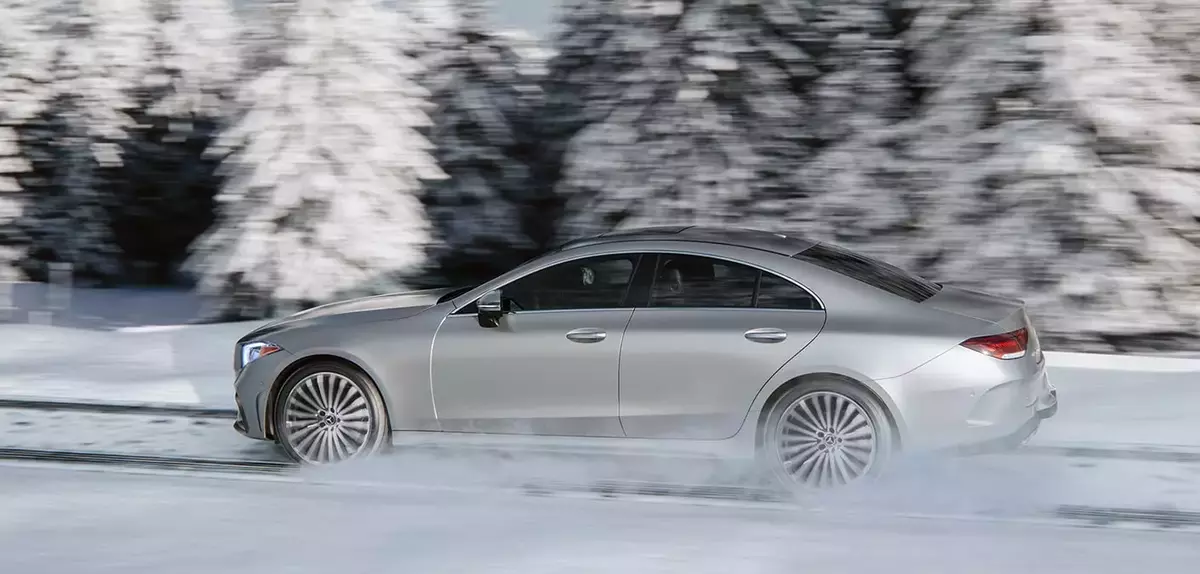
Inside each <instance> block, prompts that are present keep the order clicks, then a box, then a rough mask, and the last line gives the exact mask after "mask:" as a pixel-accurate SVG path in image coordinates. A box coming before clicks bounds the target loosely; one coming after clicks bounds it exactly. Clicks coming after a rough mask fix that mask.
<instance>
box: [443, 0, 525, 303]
mask: <svg viewBox="0 0 1200 574" xmlns="http://www.w3.org/2000/svg"><path fill="white" fill-rule="evenodd" d="M487 8H488V6H487V4H486V2H483V1H481V0H458V1H456V2H455V3H454V6H453V9H455V10H456V15H457V17H456V18H455V23H454V24H453V25H452V26H451V27H450V28H449V30H448V31H447V34H446V40H445V42H444V43H443V44H442V45H441V46H440V47H439V49H435V50H431V51H430V55H431V57H430V58H429V59H428V61H427V65H428V68H427V69H428V74H427V75H425V77H424V80H425V81H424V83H425V85H426V87H428V89H429V90H430V92H431V93H432V99H433V102H434V104H435V105H436V111H435V112H434V115H433V130H432V131H431V136H430V138H431V140H432V142H433V144H434V145H435V146H436V148H437V152H436V155H437V159H438V165H439V166H440V167H441V168H442V170H443V171H445V172H446V174H447V175H448V176H449V177H448V179H446V180H444V181H441V182H437V183H433V184H431V185H430V186H429V187H428V189H427V190H426V193H425V203H426V205H427V206H428V212H429V216H430V218H431V220H432V221H433V224H434V229H435V234H434V238H435V241H434V242H433V243H432V244H431V246H430V251H429V255H430V259H431V261H432V262H433V264H434V266H435V267H436V273H437V275H438V276H440V277H442V278H443V279H448V280H450V281H451V282H455V283H457V282H470V281H480V280H486V279H488V278H490V277H493V276H495V275H498V274H499V273H501V272H503V271H505V270H507V269H509V268H511V267H512V266H513V265H516V264H518V263H520V262H521V261H524V260H526V259H528V258H529V257H531V256H532V255H534V254H536V252H537V251H538V250H539V248H540V247H541V241H539V239H541V240H542V241H544V240H545V239H548V238H544V237H543V238H535V237H534V236H535V235H537V233H538V230H539V227H540V225H539V224H540V223H541V221H540V218H542V217H544V214H542V213H539V211H540V210H539V207H541V206H540V204H539V202H540V200H542V199H543V198H541V197H540V196H539V194H538V188H537V186H536V185H535V183H534V181H533V177H532V170H531V167H532V166H533V164H534V163H535V162H536V160H537V152H538V147H537V138H536V135H537V134H536V133H535V132H534V131H533V122H534V121H535V120H536V119H537V113H538V111H539V110H540V109H541V106H542V98H541V87H540V83H541V81H542V79H543V78H544V76H545V60H546V55H545V54H544V53H543V52H542V51H541V50H540V49H539V48H538V46H537V43H536V42H535V41H534V40H533V39H532V38H530V37H528V36H525V35H523V34H518V33H513V32H506V33H499V32H494V31H493V30H492V28H491V25H490V24H489V22H488V21H487V15H486V11H487Z"/></svg>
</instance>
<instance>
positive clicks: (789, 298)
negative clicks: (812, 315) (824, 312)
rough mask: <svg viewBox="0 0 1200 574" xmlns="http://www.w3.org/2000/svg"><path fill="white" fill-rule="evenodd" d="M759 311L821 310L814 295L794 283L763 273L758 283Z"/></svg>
mask: <svg viewBox="0 0 1200 574" xmlns="http://www.w3.org/2000/svg"><path fill="white" fill-rule="evenodd" d="M755 306H756V307H758V308H759V309H798V310H801V311H815V310H818V309H820V308H821V306H820V305H818V304H817V301H816V300H815V299H814V298H813V296H812V295H810V294H809V293H808V291H805V290H804V289H801V288H799V287H797V286H796V285H795V284H794V283H792V282H790V281H788V280H787V279H784V278H782V277H779V276H778V275H772V274H770V273H763V274H762V278H761V279H759V282H758V301H757V305H755Z"/></svg>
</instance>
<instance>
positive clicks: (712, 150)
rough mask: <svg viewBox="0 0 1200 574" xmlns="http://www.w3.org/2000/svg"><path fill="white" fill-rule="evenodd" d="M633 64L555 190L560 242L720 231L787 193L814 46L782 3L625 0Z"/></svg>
mask: <svg viewBox="0 0 1200 574" xmlns="http://www.w3.org/2000/svg"><path fill="white" fill-rule="evenodd" d="M628 2H629V5H628V6H627V7H626V8H625V10H628V12H626V14H628V18H629V25H627V26H624V27H623V28H622V30H621V31H620V32H619V34H620V38H619V39H614V40H613V41H617V42H620V43H621V45H622V46H624V47H625V48H626V49H628V50H629V54H630V55H631V56H633V57H635V58H636V59H635V64H636V65H635V66H634V67H633V69H631V70H629V71H628V72H625V73H623V74H622V75H621V77H620V78H619V79H617V80H616V86H615V87H614V90H615V91H614V92H611V93H615V94H619V101H618V102H617V103H615V104H614V105H613V106H612V107H611V109H610V110H608V111H606V112H605V113H604V114H603V118H602V119H599V120H598V121H595V122H594V123H591V124H590V125H588V126H587V127H585V128H583V130H582V131H580V132H579V133H578V135H576V137H575V138H574V139H573V141H572V142H571V143H570V146H569V147H568V151H567V154H566V157H565V159H564V168H563V178H562V181H561V182H560V183H559V189H560V190H561V192H562V193H563V194H564V195H565V196H566V197H567V198H568V201H569V204H568V208H567V209H568V214H567V220H566V222H565V224H564V226H563V231H562V235H563V238H570V237H574V236H579V235H584V234H589V233H594V232H598V231H604V230H607V229H611V228H613V227H619V226H636V225H647V224H667V223H692V224H724V223H728V222H731V221H734V220H738V219H740V218H741V216H742V215H743V214H744V213H745V212H746V211H747V206H748V203H749V202H750V201H751V196H752V194H754V193H757V194H759V195H760V197H761V196H762V195H766V196H768V197H769V196H771V195H778V194H780V193H783V192H785V191H788V190H792V189H793V188H794V186H795V183H796V181H795V180H796V178H795V176H794V171H795V166H797V165H799V164H800V162H801V161H802V160H803V159H804V157H805V156H806V155H807V153H808V150H807V146H808V145H809V143H810V141H811V137H810V134H809V133H808V132H807V131H806V129H805V126H806V121H807V119H808V117H809V116H808V114H809V113H810V111H811V110H810V109H809V106H808V104H807V102H805V100H804V98H803V96H802V94H803V92H802V90H800V89H799V86H802V85H804V84H805V83H806V82H807V81H809V80H811V78H813V77H814V76H815V68H814V67H813V63H812V61H811V58H810V57H809V55H808V54H806V53H805V51H804V47H803V46H804V44H803V41H804V40H805V39H806V38H810V37H811V30H810V29H809V28H808V26H807V23H806V21H805V18H804V16H803V13H802V12H801V10H800V9H799V7H798V4H797V3H794V2H791V1H787V0H762V1H733V0H628Z"/></svg>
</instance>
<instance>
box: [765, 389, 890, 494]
mask: <svg viewBox="0 0 1200 574" xmlns="http://www.w3.org/2000/svg"><path fill="white" fill-rule="evenodd" d="M892 436H893V435H892V429H891V425H890V424H889V423H888V419H887V415H886V414H885V412H884V410H883V407H882V406H881V405H880V404H879V402H878V400H876V399H875V398H874V397H873V396H871V395H870V394H869V393H867V392H865V391H864V390H862V389H860V388H859V387H857V386H856V385H852V384H849V383H846V382H843V381H838V380H828V381H821V382H812V383H807V384H801V385H799V386H797V387H795V388H793V389H791V390H789V391H787V392H785V393H784V395H783V396H781V397H780V398H779V400H777V401H775V402H774V403H773V405H772V407H771V408H770V410H769V412H768V415H767V418H766V420H765V424H764V425H763V432H762V436H761V437H760V438H761V440H760V447H761V454H762V455H763V459H764V460H763V462H764V463H765V464H766V466H767V467H768V469H769V470H770V471H771V472H772V474H773V475H774V476H775V478H776V479H778V480H779V481H780V482H781V483H782V484H783V485H784V486H785V487H787V488H789V489H801V490H807V489H829V488H839V487H844V486H846V485H849V484H851V483H855V482H860V481H862V480H863V479H865V478H868V477H872V476H876V475H877V474H878V473H879V471H880V470H881V469H882V468H883V467H884V466H885V464H886V463H887V462H888V460H889V458H890V455H891V451H892V444H893V441H892Z"/></svg>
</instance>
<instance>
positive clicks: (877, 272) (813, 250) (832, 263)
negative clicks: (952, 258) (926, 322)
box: [792, 243, 942, 303]
mask: <svg viewBox="0 0 1200 574" xmlns="http://www.w3.org/2000/svg"><path fill="white" fill-rule="evenodd" d="M792 257H793V258H794V259H799V260H801V261H806V262H808V263H812V264H813V265H817V266H819V267H824V268H825V269H828V270H830V271H833V272H835V273H840V274H842V275H845V276H846V277H849V278H851V279H856V280H858V281H862V282H863V283H866V284H867V285H870V286H872V287H875V288H876V289H882V290H884V291H887V292H888V293H891V294H893V295H899V296H901V297H904V298H905V299H908V300H909V301H913V302H916V303H920V302H922V301H924V300H926V299H928V298H930V297H933V295H934V294H935V293H937V292H938V291H940V290H941V288H942V286H941V285H939V284H937V283H934V282H933V281H929V280H928V279H924V278H921V277H918V276H916V275H913V274H912V273H909V272H907V271H905V270H903V269H900V268H899V267H896V266H894V265H890V264H888V263H884V262H882V261H879V260H878V259H872V258H870V257H866V256H864V255H859V254H858V253H854V252H851V251H847V250H845V249H842V248H840V247H837V246H835V245H829V244H828V243H818V244H816V245H814V246H812V247H810V248H808V249H805V250H804V251H801V252H800V253H797V254H795V255H793V256H792Z"/></svg>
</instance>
